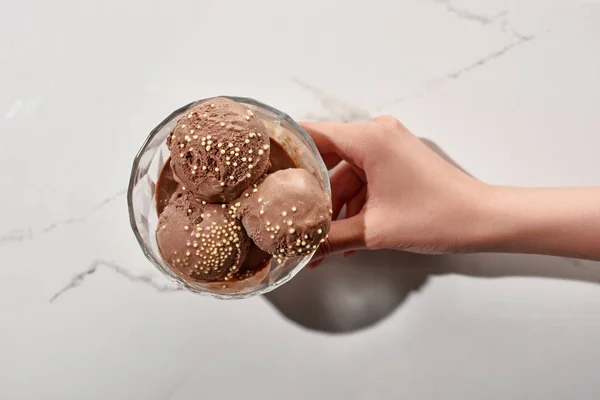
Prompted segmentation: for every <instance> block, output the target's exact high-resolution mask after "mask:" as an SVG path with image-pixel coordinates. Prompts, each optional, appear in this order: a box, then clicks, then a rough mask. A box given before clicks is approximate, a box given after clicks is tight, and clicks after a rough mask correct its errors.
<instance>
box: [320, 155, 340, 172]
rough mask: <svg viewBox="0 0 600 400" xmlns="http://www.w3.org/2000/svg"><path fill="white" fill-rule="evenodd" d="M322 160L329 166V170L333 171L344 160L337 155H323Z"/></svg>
mask: <svg viewBox="0 0 600 400" xmlns="http://www.w3.org/2000/svg"><path fill="white" fill-rule="evenodd" d="M321 158H323V162H324V163H325V165H326V166H327V169H328V170H330V171H331V170H332V169H334V168H335V167H336V165H338V164H339V163H340V161H342V158H341V157H340V156H338V155H337V154H335V153H326V154H321Z"/></svg>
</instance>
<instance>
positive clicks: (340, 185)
mask: <svg viewBox="0 0 600 400" xmlns="http://www.w3.org/2000/svg"><path fill="white" fill-rule="evenodd" d="M330 182H331V202H332V209H333V215H332V218H333V219H337V217H338V216H339V215H340V211H341V210H342V207H343V206H344V204H346V203H347V202H349V201H350V200H351V199H352V198H353V197H354V196H356V194H357V193H358V192H359V191H360V189H361V188H362V187H363V185H364V182H363V180H362V179H361V178H360V177H359V176H358V174H357V173H356V171H355V170H354V168H353V167H352V166H351V165H350V164H348V163H347V162H344V163H342V164H340V165H339V166H338V167H337V168H336V170H335V171H334V172H333V173H332V175H331V178H330Z"/></svg>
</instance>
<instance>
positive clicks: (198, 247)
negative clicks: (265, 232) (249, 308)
mask: <svg viewBox="0 0 600 400" xmlns="http://www.w3.org/2000/svg"><path fill="white" fill-rule="evenodd" d="M232 214H233V211H232V210H231V209H230V207H229V206H227V205H225V204H203V202H200V201H198V200H195V199H194V198H192V196H191V195H190V194H189V193H186V192H181V191H178V192H175V193H174V194H173V197H172V198H171V199H170V200H169V202H168V205H167V206H166V207H165V209H164V210H163V212H162V214H161V215H160V217H159V221H158V229H157V232H156V239H157V242H158V247H159V249H160V252H161V254H162V256H163V259H164V260H165V261H166V262H167V263H168V264H169V265H170V266H171V268H173V269H174V270H175V271H176V272H177V273H179V274H180V275H184V276H186V277H190V278H193V279H195V280H199V281H206V282H212V281H230V280H233V281H235V280H239V279H243V278H244V276H239V272H240V267H241V265H242V263H243V262H244V258H245V257H246V255H247V254H248V248H249V246H250V239H249V238H248V236H247V235H246V232H245V231H244V229H243V228H242V226H241V223H240V222H239V220H237V219H236V218H234V217H232Z"/></svg>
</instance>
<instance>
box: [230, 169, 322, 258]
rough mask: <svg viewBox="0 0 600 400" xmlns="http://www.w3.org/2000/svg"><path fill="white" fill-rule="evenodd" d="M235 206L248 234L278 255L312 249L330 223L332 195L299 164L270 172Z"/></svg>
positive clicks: (281, 256) (300, 252)
mask: <svg viewBox="0 0 600 400" xmlns="http://www.w3.org/2000/svg"><path fill="white" fill-rule="evenodd" d="M238 205H239V206H238ZM235 206H236V207H237V209H236V212H237V215H238V217H240V218H241V220H242V224H243V225H244V228H245V229H246V232H247V233H248V236H250V238H251V239H252V240H253V241H254V243H256V245H257V246H258V247H260V248H261V249H262V250H264V251H266V252H267V253H270V254H273V255H275V256H277V257H278V258H283V257H294V256H300V255H303V254H306V253H311V252H312V251H314V250H315V249H316V248H317V247H318V246H319V243H321V242H322V241H324V239H325V237H326V235H327V233H328V232H329V227H330V224H331V212H332V211H331V199H330V198H329V196H328V194H327V193H326V192H325V190H324V189H323V187H321V185H320V184H319V181H318V180H317V178H315V177H314V176H313V175H312V174H311V173H310V172H308V171H307V170H305V169H300V168H290V169H284V170H281V171H277V172H274V173H273V174H270V175H269V176H267V177H266V178H265V179H264V181H262V182H261V183H260V184H259V185H258V186H257V187H256V188H253V189H249V190H248V191H246V193H244V195H243V196H242V197H241V200H240V201H239V202H238V203H236V204H235Z"/></svg>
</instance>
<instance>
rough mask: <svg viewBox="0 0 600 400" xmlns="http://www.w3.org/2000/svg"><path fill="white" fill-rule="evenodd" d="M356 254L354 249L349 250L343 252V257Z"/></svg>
mask: <svg viewBox="0 0 600 400" xmlns="http://www.w3.org/2000/svg"><path fill="white" fill-rule="evenodd" d="M355 254H356V250H350V251H347V252H345V253H344V257H351V256H353V255H355Z"/></svg>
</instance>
